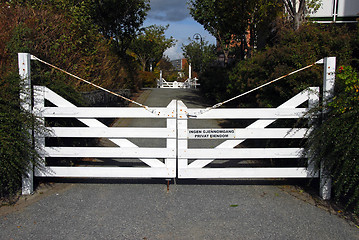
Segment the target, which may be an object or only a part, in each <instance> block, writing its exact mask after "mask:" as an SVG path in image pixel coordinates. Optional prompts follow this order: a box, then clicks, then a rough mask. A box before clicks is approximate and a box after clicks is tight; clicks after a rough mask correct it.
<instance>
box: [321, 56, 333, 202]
mask: <svg viewBox="0 0 359 240" xmlns="http://www.w3.org/2000/svg"><path fill="white" fill-rule="evenodd" d="M335 70H336V57H326V58H324V73H323V75H324V77H323V78H324V79H323V109H325V106H326V105H327V103H328V101H330V99H331V98H332V97H333V92H334V83H335ZM322 114H323V120H325V115H326V111H325V110H323V113H322ZM331 187H332V179H331V177H330V173H329V171H328V169H326V168H325V166H324V164H321V166H320V190H319V191H320V192H319V194H320V197H321V198H322V199H324V200H329V199H330V196H331Z"/></svg>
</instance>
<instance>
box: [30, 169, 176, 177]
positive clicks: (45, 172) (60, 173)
mask: <svg viewBox="0 0 359 240" xmlns="http://www.w3.org/2000/svg"><path fill="white" fill-rule="evenodd" d="M36 176H37V177H84V178H85V177H90V178H119V177H121V178H152V177H153V178H156V177H158V178H160V177H161V178H162V177H175V176H176V171H175V169H173V170H171V171H169V169H168V168H145V167H143V168H134V167H45V168H42V169H41V170H37V171H36Z"/></svg>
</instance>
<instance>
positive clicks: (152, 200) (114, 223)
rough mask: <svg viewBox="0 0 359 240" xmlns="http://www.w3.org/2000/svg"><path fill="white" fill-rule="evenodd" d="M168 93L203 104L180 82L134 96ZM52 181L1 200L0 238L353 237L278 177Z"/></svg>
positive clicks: (356, 235) (152, 99)
mask: <svg viewBox="0 0 359 240" xmlns="http://www.w3.org/2000/svg"><path fill="white" fill-rule="evenodd" d="M171 99H182V100H183V101H184V102H185V104H186V105H188V106H189V107H195V106H203V105H206V103H203V102H201V101H200V98H199V97H198V95H197V92H196V91H190V90H182V89H181V90H173V89H152V90H146V91H145V92H144V94H143V95H141V96H140V98H139V99H138V101H139V102H141V101H142V103H145V104H147V105H149V106H166V105H167V104H168V103H169V102H170V100H171ZM128 124H132V123H128ZM208 124H209V125H211V124H214V125H215V124H216V123H215V122H210V123H208ZM54 186H55V187H53V188H50V189H49V190H46V191H43V190H41V188H40V189H39V190H37V192H36V193H35V195H34V196H31V197H28V198H27V199H28V200H26V201H28V203H26V201H25V200H24V198H22V202H23V206H22V207H21V206H14V207H12V208H13V209H12V211H11V208H10V210H8V211H1V208H0V239H331V240H332V239H359V229H358V228H357V227H356V226H355V225H353V224H352V223H350V222H348V221H346V220H344V219H342V218H340V217H338V216H337V215H335V214H332V213H331V212H330V211H328V210H327V209H325V208H320V207H317V206H315V205H314V204H311V203H310V202H309V201H306V200H305V199H304V200H303V199H301V198H298V194H300V192H297V195H296V196H294V195H293V194H290V191H286V190H285V186H283V185H282V184H281V183H278V182H277V183H275V182H270V181H248V180H247V181H243V180H242V181H236V180H232V181H197V180H187V181H184V180H182V181H178V180H177V182H176V183H174V182H173V181H172V183H171V185H170V188H169V191H167V186H166V184H165V181H164V180H158V179H157V180H153V179H152V180H151V179H148V180H146V179H144V180H121V179H118V180H117V179H116V180H106V179H98V180H67V181H66V183H56V184H55V185H54ZM303 194H304V193H303ZM31 199H32V200H31ZM34 199H35V200H34ZM24 202H25V203H24ZM7 209H9V208H7Z"/></svg>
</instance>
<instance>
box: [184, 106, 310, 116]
mask: <svg viewBox="0 0 359 240" xmlns="http://www.w3.org/2000/svg"><path fill="white" fill-rule="evenodd" d="M186 111H187V113H188V114H189V115H191V116H195V118H196V119H279V118H300V117H303V116H304V114H305V113H306V112H307V111H308V109H307V108H239V109H238V108H225V109H213V110H211V111H207V112H204V113H203V114H198V113H199V112H201V111H203V109H196V108H191V109H186ZM196 114H198V115H196Z"/></svg>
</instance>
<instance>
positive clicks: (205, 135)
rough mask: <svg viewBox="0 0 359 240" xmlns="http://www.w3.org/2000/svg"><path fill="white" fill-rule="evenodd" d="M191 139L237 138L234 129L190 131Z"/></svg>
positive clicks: (189, 136)
mask: <svg viewBox="0 0 359 240" xmlns="http://www.w3.org/2000/svg"><path fill="white" fill-rule="evenodd" d="M187 136H188V138H189V139H227V138H235V137H236V136H235V131H234V129H189V130H188V135H187Z"/></svg>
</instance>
